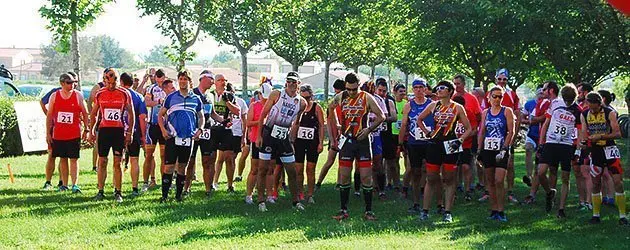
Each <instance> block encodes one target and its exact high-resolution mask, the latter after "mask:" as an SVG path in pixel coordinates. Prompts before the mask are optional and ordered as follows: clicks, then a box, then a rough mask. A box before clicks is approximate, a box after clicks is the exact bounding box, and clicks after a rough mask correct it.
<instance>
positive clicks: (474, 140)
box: [464, 135, 479, 154]
mask: <svg viewBox="0 0 630 250" xmlns="http://www.w3.org/2000/svg"><path fill="white" fill-rule="evenodd" d="M470 137H472V146H471V147H470V152H471V154H475V152H477V149H479V145H477V135H472V136H470ZM464 150H466V149H464Z"/></svg>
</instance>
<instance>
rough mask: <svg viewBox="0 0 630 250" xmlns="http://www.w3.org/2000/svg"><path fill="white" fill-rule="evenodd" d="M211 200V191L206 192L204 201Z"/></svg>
mask: <svg viewBox="0 0 630 250" xmlns="http://www.w3.org/2000/svg"><path fill="white" fill-rule="evenodd" d="M210 198H212V191H208V192H206V199H210Z"/></svg>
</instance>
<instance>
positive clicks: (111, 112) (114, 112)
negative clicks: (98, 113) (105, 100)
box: [103, 109, 121, 121]
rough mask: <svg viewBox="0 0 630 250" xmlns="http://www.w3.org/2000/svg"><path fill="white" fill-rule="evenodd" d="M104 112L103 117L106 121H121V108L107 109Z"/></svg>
mask: <svg viewBox="0 0 630 250" xmlns="http://www.w3.org/2000/svg"><path fill="white" fill-rule="evenodd" d="M103 113H104V115H103V116H104V117H103V119H104V120H106V121H120V117H121V115H120V114H121V110H120V109H105V110H104V112H103Z"/></svg>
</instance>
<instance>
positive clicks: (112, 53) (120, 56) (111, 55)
mask: <svg viewBox="0 0 630 250" xmlns="http://www.w3.org/2000/svg"><path fill="white" fill-rule="evenodd" d="M94 39H95V40H96V42H97V43H98V44H99V45H100V46H99V47H100V50H101V55H102V60H101V66H102V67H103V68H106V67H114V68H122V67H124V66H126V64H127V62H126V61H125V59H126V57H128V56H127V55H125V53H128V52H127V51H125V49H123V48H121V47H120V44H119V43H118V41H116V40H114V38H112V37H109V36H107V35H101V36H97V37H95V38H94Z"/></svg>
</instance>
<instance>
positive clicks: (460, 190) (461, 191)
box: [457, 185, 464, 193]
mask: <svg viewBox="0 0 630 250" xmlns="http://www.w3.org/2000/svg"><path fill="white" fill-rule="evenodd" d="M457 192H459V193H463V192H464V186H462V185H457Z"/></svg>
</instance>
